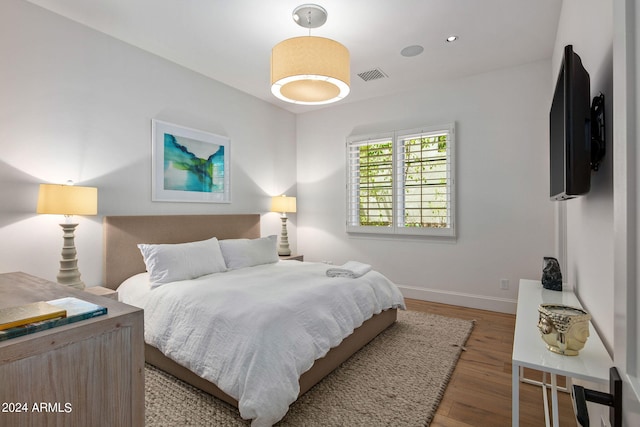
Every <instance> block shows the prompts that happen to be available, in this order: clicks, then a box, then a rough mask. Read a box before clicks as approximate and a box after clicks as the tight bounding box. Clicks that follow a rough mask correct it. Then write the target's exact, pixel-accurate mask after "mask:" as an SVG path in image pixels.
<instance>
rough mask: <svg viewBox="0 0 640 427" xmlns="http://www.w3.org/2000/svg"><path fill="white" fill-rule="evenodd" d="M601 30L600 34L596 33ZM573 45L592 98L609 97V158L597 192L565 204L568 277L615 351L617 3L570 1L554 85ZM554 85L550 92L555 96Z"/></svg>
mask: <svg viewBox="0 0 640 427" xmlns="http://www.w3.org/2000/svg"><path fill="white" fill-rule="evenodd" d="M594 29H597V31H594ZM567 44H571V45H573V49H574V51H575V52H576V53H577V54H578V55H579V56H580V58H581V59H582V64H583V66H584V67H585V69H586V70H587V72H588V73H589V76H590V78H591V95H592V97H594V96H596V95H597V94H598V93H600V92H602V93H603V94H604V96H605V117H606V126H607V128H606V139H607V153H606V155H605V158H604V159H603V162H602V164H601V166H600V170H599V171H598V172H593V173H592V175H591V191H590V192H589V193H588V194H587V195H585V196H583V197H579V198H576V199H572V200H568V201H566V202H559V203H565V206H564V208H565V210H566V218H565V219H564V221H565V222H566V237H565V239H566V240H565V242H564V244H565V245H566V262H565V264H566V271H563V275H564V279H565V280H566V281H567V282H568V283H569V284H570V285H572V286H573V287H574V288H575V291H576V293H577V294H578V296H579V298H580V300H581V302H582V304H583V305H584V307H585V308H586V310H587V311H589V313H590V314H591V315H592V316H593V323H594V325H595V326H596V328H597V329H598V331H599V333H600V335H601V337H602V340H603V341H604V342H605V345H606V346H607V347H608V348H609V350H610V351H611V349H612V348H613V320H614V319H613V294H614V292H613V193H614V191H615V187H614V182H613V155H612V153H613V148H612V147H613V146H612V140H613V137H612V135H613V122H614V120H615V118H614V116H613V108H612V106H613V3H612V1H611V0H608V1H602V0H565V1H564V2H563V5H562V12H561V15H560V22H559V25H558V33H557V36H556V45H555V49H554V55H553V61H552V73H553V82H554V83H553V85H555V80H556V78H557V73H558V70H559V69H560V63H561V61H562V54H563V49H564V46H565V45H567ZM553 85H551V86H549V88H548V89H547V90H548V91H549V92H550V93H551V92H553Z"/></svg>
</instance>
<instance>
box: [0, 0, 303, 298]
mask: <svg viewBox="0 0 640 427" xmlns="http://www.w3.org/2000/svg"><path fill="white" fill-rule="evenodd" d="M0 56H1V57H2V61H1V63H0V93H1V94H2V95H1V96H0V150H1V152H2V157H1V160H0V197H1V200H2V203H1V205H0V241H1V242H2V245H1V246H0V272H8V271H18V270H21V271H25V272H27V273H31V274H35V275H38V276H41V277H43V278H46V279H50V280H55V276H56V274H57V271H58V268H59V264H58V261H59V259H60V250H61V248H62V231H61V229H60V227H59V226H58V225H57V223H58V222H60V221H61V219H62V218H57V217H53V216H50V215H39V216H38V215H36V214H35V207H36V199H37V191H38V184H40V183H43V182H53V183H64V182H66V181H67V180H69V179H71V180H73V181H75V182H76V183H78V184H80V185H89V186H96V187H98V192H99V193H98V197H99V203H98V212H99V216H97V217H84V218H78V220H79V221H78V222H79V223H80V225H79V226H78V229H77V231H76V246H77V248H78V254H79V266H80V271H81V273H82V278H83V279H84V281H85V282H86V284H87V285H88V286H89V285H98V284H100V283H102V227H101V223H102V216H103V215H118V214H120V215H138V214H168V213H177V214H195V213H265V215H264V216H263V221H262V232H263V234H277V233H279V231H280V220H279V218H278V215H277V214H275V213H267V212H268V211H269V209H270V196H272V195H276V194H281V193H284V192H287V191H288V192H289V193H290V194H294V193H293V192H292V190H293V191H295V182H296V169H295V161H296V152H295V116H294V115H293V114H291V113H288V112H286V111H284V110H282V109H280V108H277V107H274V106H272V105H270V104H268V103H265V102H263V101H260V100H258V99H256V98H254V97H251V96H249V95H246V94H244V93H242V92H239V91H237V90H235V89H232V88H230V87H228V86H225V85H223V84H221V83H219V82H216V81H213V80H211V79H208V78H205V77H204V76H202V75H200V74H197V73H195V72H192V71H190V70H187V69H185V68H183V67H180V66H177V65H175V64H173V63H170V62H168V61H166V60H164V59H161V58H159V57H156V56H154V55H151V54H149V53H146V52H144V51H142V50H139V49H137V48H134V47H132V46H130V45H127V44H125V43H122V42H120V41H117V40H115V39H113V38H111V37H108V36H106V35H104V34H102V33H98V32H96V31H93V30H90V29H88V28H86V27H83V26H81V25H79V24H76V23H74V22H72V21H70V20H67V19H65V18H62V17H60V16H58V15H55V14H52V13H50V12H48V11H45V10H44V9H41V8H39V7H37V6H34V5H32V4H30V3H27V2H24V1H20V0H3V1H2V2H0ZM152 118H157V119H161V120H164V121H168V122H171V123H176V124H180V125H183V126H188V127H192V128H196V129H201V130H204V131H208V132H213V133H216V134H219V135H223V136H226V137H229V138H230V140H231V162H232V163H231V193H232V203H231V204H202V203H157V202H155V203H154V202H151V119H152ZM295 235H296V233H295V222H293V223H292V224H290V236H291V242H292V246H293V248H294V249H295V242H296V239H295Z"/></svg>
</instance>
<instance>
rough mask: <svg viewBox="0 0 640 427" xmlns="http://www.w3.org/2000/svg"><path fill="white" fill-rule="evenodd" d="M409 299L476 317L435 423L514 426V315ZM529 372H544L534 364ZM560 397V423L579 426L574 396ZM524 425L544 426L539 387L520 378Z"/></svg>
mask: <svg viewBox="0 0 640 427" xmlns="http://www.w3.org/2000/svg"><path fill="white" fill-rule="evenodd" d="M406 303H407V308H408V309H409V310H416V311H423V312H427V313H434V314H440V315H443V316H448V317H457V318H461V319H473V320H475V321H476V323H475V326H474V328H473V332H472V333H471V336H470V337H469V340H468V341H467V344H466V351H464V352H462V355H461V356H460V360H459V361H458V364H457V365H456V369H455V371H454V373H453V376H452V378H451V381H450V382H449V385H448V386H447V390H446V392H445V395H444V397H443V399H442V402H441V403H440V406H439V407H438V411H437V412H436V416H435V418H434V420H433V422H432V423H431V426H432V427H469V426H473V427H482V426H487V427H489V426H490V427H496V426H510V425H511V352H512V347H513V330H514V327H515V315H511V314H503V313H495V312H492V311H485V310H476V309H471V308H464V307H457V306H451V305H445V304H437V303H432V302H426V301H418V300H410V299H407V300H406ZM540 344H541V345H542V340H541V341H540ZM525 375H526V376H527V377H530V378H536V377H538V378H539V377H540V375H539V373H538V372H535V371H530V370H525ZM559 400H560V405H559V407H560V425H561V426H563V427H565V426H571V427H575V426H576V425H577V423H576V421H575V417H574V415H573V409H572V406H571V398H570V397H569V395H568V394H566V393H559ZM520 426H522V427H527V426H532V427H534V426H535V427H539V426H544V408H543V403H542V389H541V388H540V387H537V386H534V385H530V384H523V383H521V384H520Z"/></svg>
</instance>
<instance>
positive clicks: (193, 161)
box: [164, 133, 224, 193]
mask: <svg viewBox="0 0 640 427" xmlns="http://www.w3.org/2000/svg"><path fill="white" fill-rule="evenodd" d="M164 189H165V190H176V191H198V192H202V193H222V192H224V146H223V145H218V144H211V143H209V142H204V141H198V140H195V139H190V138H184V137H181V136H175V135H171V134H168V133H165V134H164Z"/></svg>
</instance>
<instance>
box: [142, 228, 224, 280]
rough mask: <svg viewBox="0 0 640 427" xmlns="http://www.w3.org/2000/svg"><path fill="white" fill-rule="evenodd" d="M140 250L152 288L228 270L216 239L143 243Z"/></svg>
mask: <svg viewBox="0 0 640 427" xmlns="http://www.w3.org/2000/svg"><path fill="white" fill-rule="evenodd" d="M138 248H139V249H140V252H141V253H142V257H143V258H144V263H145V265H146V266H147V271H148V272H149V279H150V281H151V287H152V288H155V287H158V286H160V285H162V284H165V283H169V282H175V281H178V280H188V279H195V278H196V277H200V276H204V275H205V274H211V273H218V272H220V271H226V270H227V267H226V264H225V262H224V258H223V257H222V252H220V245H219V244H218V239H216V238H215V237H213V238H211V239H209V240H202V241H199V242H189V243H177V244H159V245H151V244H146V243H141V244H139V245H138Z"/></svg>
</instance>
